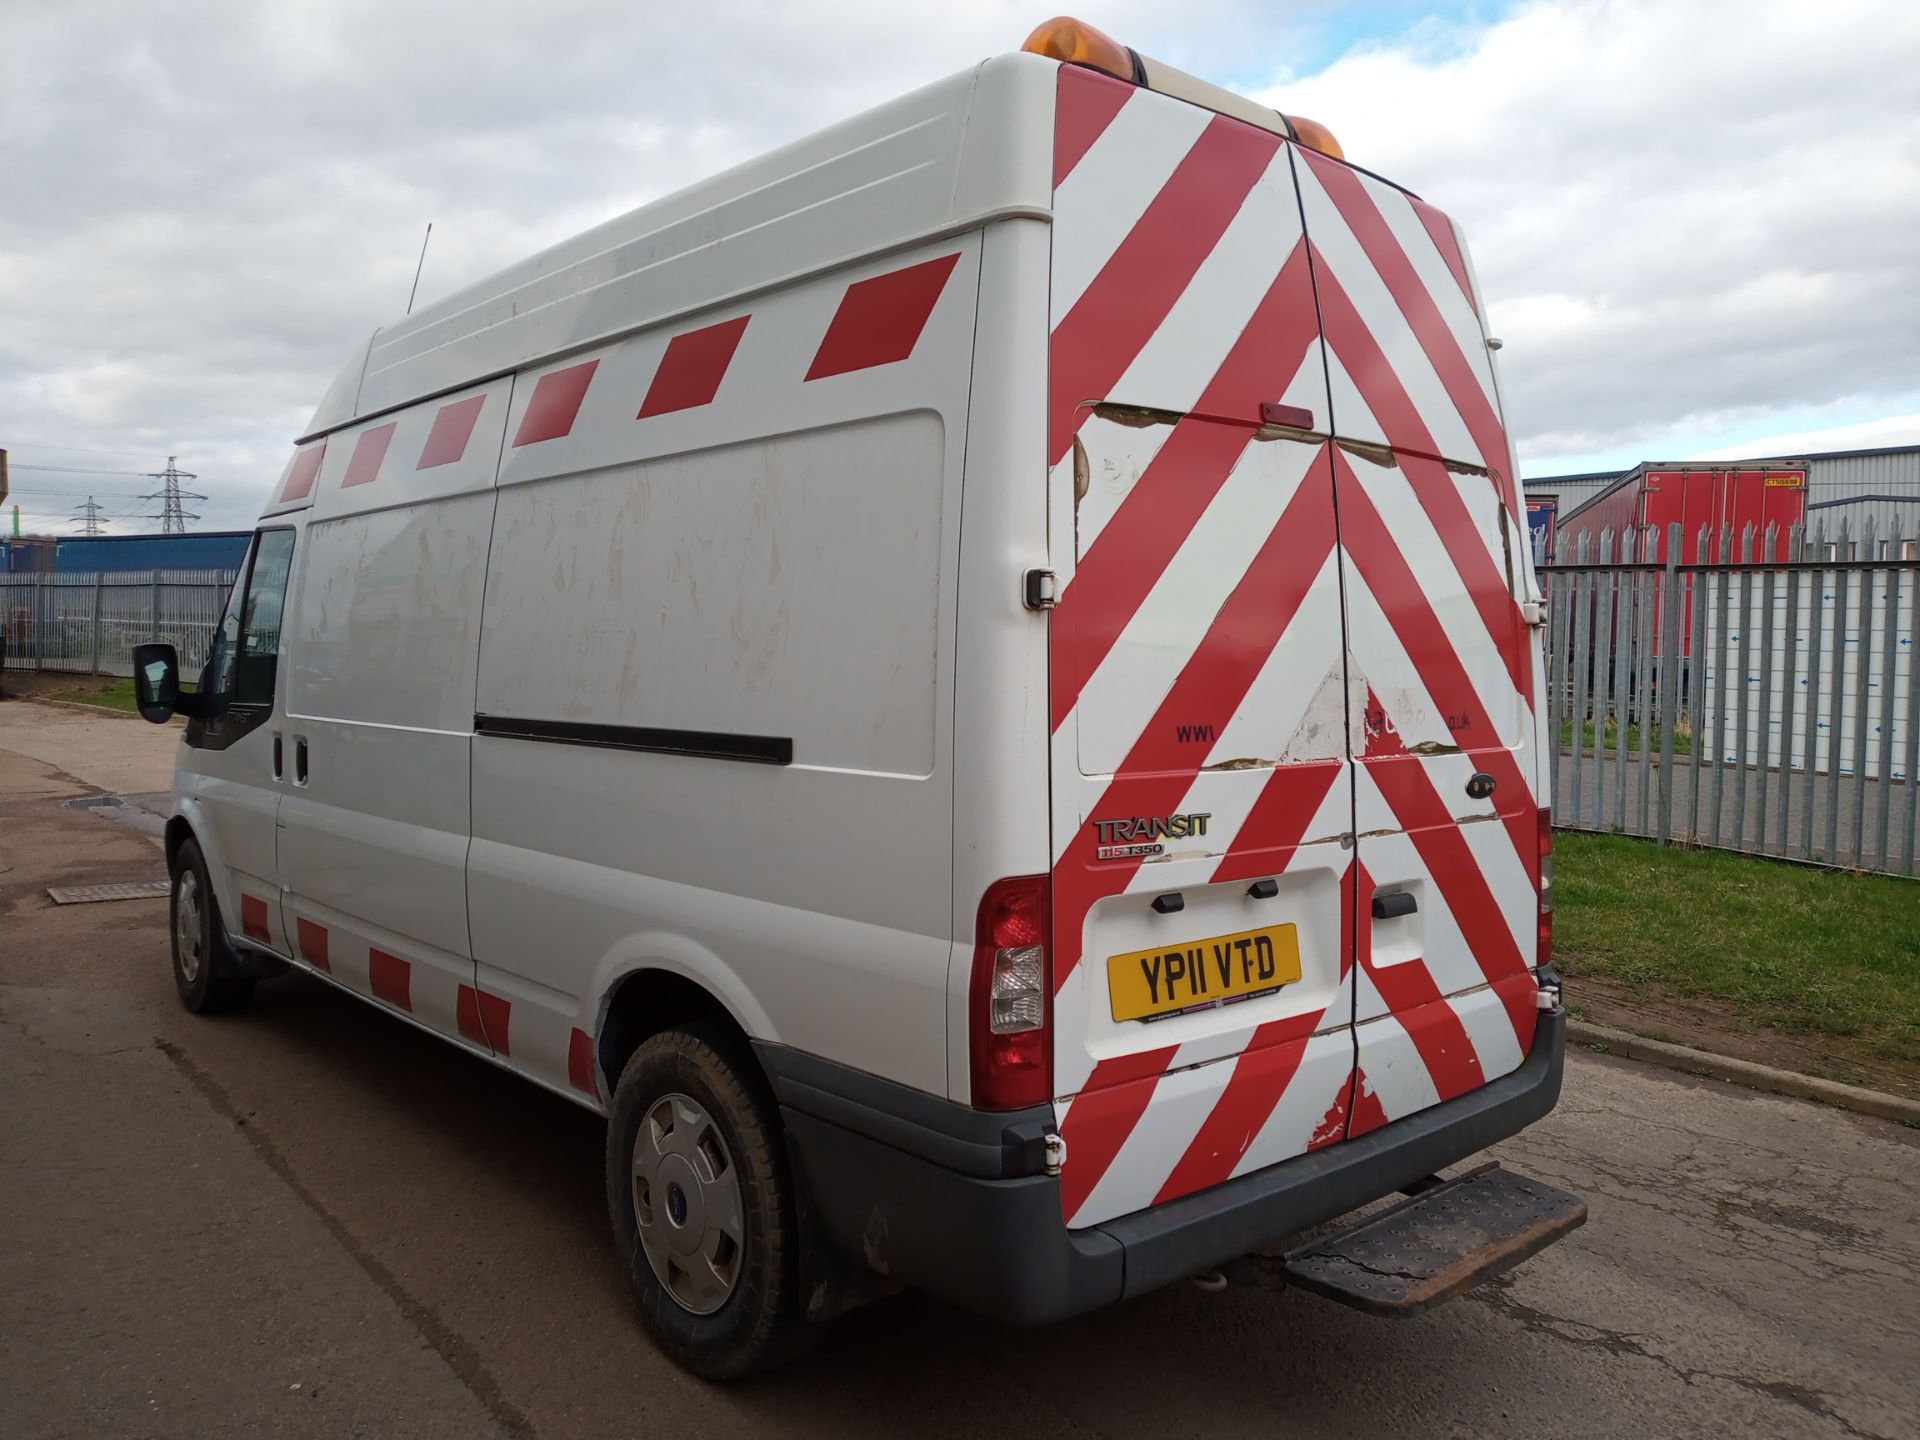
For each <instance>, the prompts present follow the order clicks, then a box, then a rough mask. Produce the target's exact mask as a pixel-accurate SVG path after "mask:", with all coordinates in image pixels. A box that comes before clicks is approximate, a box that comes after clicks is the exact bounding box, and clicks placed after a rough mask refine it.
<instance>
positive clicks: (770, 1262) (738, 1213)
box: [607, 1028, 809, 1380]
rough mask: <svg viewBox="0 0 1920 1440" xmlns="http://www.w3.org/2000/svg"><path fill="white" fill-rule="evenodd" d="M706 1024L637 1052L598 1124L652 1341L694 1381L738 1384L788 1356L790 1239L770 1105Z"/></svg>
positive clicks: (793, 1335)
mask: <svg viewBox="0 0 1920 1440" xmlns="http://www.w3.org/2000/svg"><path fill="white" fill-rule="evenodd" d="M718 1039H719V1037H717V1036H710V1035H709V1034H708V1033H706V1032H705V1031H704V1030H702V1029H698V1028H688V1029H676V1030H666V1031H663V1032H661V1033H660V1034H658V1035H655V1036H653V1037H652V1038H651V1039H649V1040H647V1041H646V1042H645V1043H644V1044H642V1045H641V1046H640V1048H639V1049H638V1050H636V1051H635V1052H634V1053H633V1057H632V1058H631V1059H630V1060H628V1061H627V1066H626V1069H625V1070H624V1071H623V1072H622V1074H621V1076H620V1083H619V1085H618V1086H617V1087H616V1088H615V1090H614V1096H613V1107H612V1112H611V1114H610V1115H609V1116H608V1124H607V1208H608V1211H609V1212H610V1214H611V1216H612V1220H613V1235H614V1243H615V1245H616V1246H617V1247H618V1249H619V1252H620V1259H621V1263H622V1265H623V1267H624V1268H625V1270H626V1272H627V1279H628V1282H629V1284H630V1285H631V1286H632V1287H633V1292H634V1298H635V1299H636V1301H637V1302H638V1304H639V1307H640V1313H641V1316H642V1318H643V1319H644V1321H645V1322H646V1326H647V1329H648V1331H649V1332H650V1333H651V1334H652V1336H653V1338H654V1340H655V1342H656V1343H657V1344H658V1345H659V1346H660V1348H661V1349H662V1350H664V1351H665V1352H666V1353H667V1354H668V1355H669V1356H670V1357H672V1358H673V1359H674V1360H675V1361H677V1362H678V1363H679V1364H680V1365H682V1366H684V1367H685V1368H686V1369H688V1370H691V1371H692V1372H693V1373H694V1374H696V1375H700V1376H702V1377H704V1378H706V1379H709V1380H737V1379H740V1378H743V1377H744V1376H747V1375H751V1374H753V1373H755V1372H757V1371H760V1370H764V1369H766V1368H768V1367H769V1366H770V1365H773V1364H776V1363H778V1362H779V1361H780V1360H782V1359H784V1358H786V1357H787V1356H788V1355H789V1354H791V1353H792V1352H793V1351H794V1350H795V1349H797V1348H798V1346H799V1344H800V1343H801V1342H802V1341H803V1340H804V1339H805V1336H806V1332H807V1331H808V1329H809V1327H808V1326H807V1324H806V1322H805V1320H804V1319H803V1318H802V1317H801V1315H800V1313H799V1277H798V1270H799V1242H798V1239H797V1235H796V1231H795V1224H794V1205H793V1195H792V1189H791V1182H790V1180H789V1178H788V1174H787V1168H786V1163H785V1156H784V1153H783V1151H782V1148H781V1143H780V1131H779V1125H778V1122H777V1120H776V1119H775V1118H774V1114H773V1107H772V1106H771V1104H770V1103H769V1102H768V1101H767V1100H766V1099H765V1098H764V1096H763V1095H762V1093H761V1091H760V1089H759V1088H758V1086H756V1085H755V1084H753V1083H751V1080H752V1079H753V1078H757V1077H748V1076H743V1074H742V1073H741V1070H740V1069H739V1068H738V1065H737V1062H735V1061H734V1060H732V1059H730V1058H729V1053H728V1052H729V1050H730V1049H731V1047H728V1046H725V1045H724V1042H722V1043H716V1041H717V1040H718Z"/></svg>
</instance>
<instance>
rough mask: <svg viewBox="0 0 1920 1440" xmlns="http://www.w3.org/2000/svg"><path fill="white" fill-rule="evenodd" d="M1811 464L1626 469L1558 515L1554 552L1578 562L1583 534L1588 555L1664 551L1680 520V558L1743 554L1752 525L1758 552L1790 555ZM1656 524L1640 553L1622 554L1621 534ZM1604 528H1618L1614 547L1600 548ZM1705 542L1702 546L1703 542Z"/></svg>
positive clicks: (1643, 555) (1715, 559)
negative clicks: (1723, 545)
mask: <svg viewBox="0 0 1920 1440" xmlns="http://www.w3.org/2000/svg"><path fill="white" fill-rule="evenodd" d="M1806 510H1807V472H1806V471H1805V470H1801V469H1758V468H1755V467H1752V466H1738V465H1641V466H1638V467H1636V468H1635V469H1634V470H1632V471H1630V472H1629V473H1627V474H1625V475H1623V476H1621V477H1620V478H1619V479H1618V480H1616V481H1615V482H1614V483H1613V484H1612V485H1610V486H1608V487H1607V488H1606V489H1605V490H1603V491H1601V492H1600V493H1599V494H1598V495H1596V496H1594V497H1593V499H1591V500H1589V501H1588V502H1587V503H1586V504H1584V505H1582V506H1580V507H1579V508H1578V509H1577V510H1572V511H1569V512H1568V513H1567V514H1565V515H1562V516H1560V517H1559V523H1558V525H1557V526H1556V527H1555V528H1556V530H1557V532H1558V533H1557V535H1556V537H1555V544H1554V551H1555V558H1557V559H1558V560H1559V561H1560V562H1561V563H1563V564H1566V563H1572V562H1574V561H1575V560H1576V559H1577V557H1578V555H1579V553H1580V537H1581V536H1583V535H1584V536H1586V537H1587V559H1588V562H1589V563H1593V562H1595V561H1602V562H1604V561H1610V560H1617V559H1623V558H1625V559H1640V560H1664V559H1666V546H1667V527H1668V526H1670V525H1678V526H1679V527H1680V556H1679V558H1680V560H1681V561H1682V562H1683V563H1691V562H1694V561H1697V560H1700V559H1702V558H1704V559H1705V560H1706V562H1707V563H1708V564H1714V563H1722V562H1729V561H1738V560H1739V559H1740V558H1741V550H1740V537H1741V533H1742V532H1743V531H1744V530H1745V529H1746V527H1747V526H1749V525H1751V526H1752V527H1753V558H1754V559H1755V560H1756V561H1759V560H1775V561H1779V560H1785V559H1786V558H1787V539H1788V532H1789V531H1790V530H1791V529H1792V528H1793V527H1794V526H1795V525H1797V524H1799V523H1800V522H1801V521H1802V520H1804V519H1805V518H1806ZM1769 525H1771V526H1773V527H1774V535H1773V547H1772V549H1771V550H1769V549H1768V548H1767V544H1766V532H1767V526H1769ZM1648 526H1651V527H1653V530H1654V534H1653V536H1652V537H1651V538H1650V539H1649V540H1648V541H1646V542H1643V543H1645V545H1646V548H1645V549H1644V550H1643V551H1641V552H1639V553H1629V554H1625V555H1623V554H1622V552H1621V550H1620V548H1619V547H1620V546H1621V544H1622V539H1621V537H1622V536H1623V535H1625V534H1627V533H1628V532H1630V531H1633V530H1636V529H1644V528H1646V527H1648ZM1723 528H1726V529H1728V530H1729V532H1730V538H1729V540H1728V542H1727V543H1728V548H1727V552H1726V553H1725V554H1724V555H1723V554H1721V553H1720V542H1721V531H1722V529H1723ZM1602 531H1611V532H1612V534H1613V541H1612V544H1613V547H1614V548H1613V549H1612V550H1610V551H1609V553H1608V554H1606V555H1604V556H1603V555H1602V554H1601V553H1600V535H1601V532H1602ZM1703 547H1704V548H1703Z"/></svg>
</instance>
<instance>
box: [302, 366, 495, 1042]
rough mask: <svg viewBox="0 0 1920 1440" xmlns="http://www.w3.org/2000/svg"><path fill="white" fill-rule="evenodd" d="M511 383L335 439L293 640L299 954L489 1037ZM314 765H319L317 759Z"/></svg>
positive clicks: (454, 1032)
mask: <svg viewBox="0 0 1920 1440" xmlns="http://www.w3.org/2000/svg"><path fill="white" fill-rule="evenodd" d="M508 390H509V386H508V384H507V382H505V381H500V382H496V383H494V384H492V385H488V386H483V387H479V388H477V389H474V390H472V391H468V392H464V393H460V394H455V395H452V396H448V397H446V398H445V399H443V400H439V401H434V402H429V403H428V404H425V405H419V406H415V407H413V408H411V409H409V410H406V411H402V412H401V413H399V414H398V415H396V416H392V417H389V418H387V419H385V420H382V421H379V422H377V423H375V424H371V425H362V426H359V427H356V428H354V429H350V430H345V431H341V432H339V433H337V434H335V435H333V436H331V437H329V440H328V445H327V461H326V463H325V464H324V465H323V466H322V467H321V470H320V473H319V476H318V480H317V484H316V486H315V488H314V494H313V508H312V510H311V512H310V514H309V516H308V519H307V524H306V527H305V530H304V532H303V534H302V537H301V549H302V552H303V553H302V557H301V559H300V561H299V566H300V569H299V572H298V573H299V577H300V579H299V589H298V603H297V604H296V606H295V607H294V614H293V623H292V629H291V633H290V635H289V637H288V644H287V648H286V656H287V662H286V663H287V666H288V676H289V690H288V697H287V701H288V705H287V708H288V714H287V723H286V736H285V747H286V756H287V761H286V763H287V767H288V773H289V780H290V783H289V784H288V787H287V794H286V799H285V800H284V802H283V803H282V806H281V812H280V823H281V827H282V828H281V837H280V853H281V868H282V873H283V879H284V885H285V901H284V904H285V909H286V913H287V931H288V939H289V941H290V942H291V944H290V949H292V951H293V953H294V954H295V955H296V957H297V958H299V959H301V960H302V961H304V962H305V963H306V964H308V965H309V966H311V967H312V968H314V969H318V970H322V971H324V972H326V973H327V974H329V975H330V976H331V977H332V978H333V979H334V980H335V981H337V982H339V983H341V984H344V985H347V986H348V987H350V988H352V989H355V990H358V991H360V992H361V993H362V994H364V995H367V996H369V997H371V998H373V999H374V1000H376V1001H378V1002H380V1003H381V1004H384V1005H387V1006H388V1007H390V1008H392V1009H396V1010H399V1011H401V1012H402V1013H404V1014H408V1015H411V1016H412V1017H413V1018H414V1019H416V1020H418V1021H420V1022H421V1023H423V1024H426V1025H428V1026H431V1027H432V1028H433V1029H435V1030H438V1031H440V1032H441V1033H443V1034H445V1035H447V1036H449V1037H451V1038H454V1039H457V1040H461V1041H463V1042H464V1043H466V1044H468V1045H470V1046H473V1047H474V1048H477V1049H481V1050H485V1049H488V1048H490V1047H489V1042H488V1040H487V1038H486V1037H485V1036H484V1035H483V1033H482V1028H481V1026H480V1024H479V1016H480V1015H481V1013H483V1009H484V1011H485V1013H487V1014H489V1015H490V1016H491V1017H492V1019H493V1021H494V1029H495V1030H496V1031H498V1032H499V1033H498V1034H496V1035H495V1036H494V1037H493V1039H492V1045H493V1046H494V1047H497V1048H499V1049H501V1050H503V1051H504V1050H506V1049H507V1048H509V1047H510V1045H511V1040H510V1038H509V1035H508V1030H509V1017H508V1014H507V1011H506V1008H505V1007H503V1006H499V1005H496V1004H493V1003H491V1002H489V1003H488V1004H487V1005H485V1006H484V1007H483V1006H482V1004H481V1002H480V999H479V997H478V996H477V995H476V994H475V993H474V989H473V960H472V951H471V949H470V947H469V944H468V938H467V913H466V854H467V836H468V828H469V826H468V818H469V817H468V798H467V765H468V751H469V749H470V747H471V746H472V743H473V689H474V670H475V664H476V661H477V658H478V654H479V644H480V597H481V589H482V585H483V582H484V579H485V573H486V558H487V540H488V535H489V532H490V530H491V528H492V523H493V494H492V484H493V473H494V469H495V467H496V465H497V464H498V460H499V454H500V436H501V432H502V430H503V428H504V427H505V424H506V411H507V398H508ZM303 766H304V778H303V773H302V768H303Z"/></svg>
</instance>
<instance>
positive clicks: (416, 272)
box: [407, 220, 433, 315]
mask: <svg viewBox="0 0 1920 1440" xmlns="http://www.w3.org/2000/svg"><path fill="white" fill-rule="evenodd" d="M431 239H433V222H432V221H431V220H429V221H428V222H427V233H426V234H425V235H422V236H421V237H420V259H419V262H418V263H417V264H416V265H415V266H414V267H413V289H411V290H409V291H408V292H407V314H409V315H411V314H412V313H413V297H414V296H416V295H418V294H419V293H420V271H421V268H422V267H423V266H424V265H425V264H426V263H427V241H429V240H431Z"/></svg>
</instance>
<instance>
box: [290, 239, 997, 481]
mask: <svg viewBox="0 0 1920 1440" xmlns="http://www.w3.org/2000/svg"><path fill="white" fill-rule="evenodd" d="M937 248H944V247H937ZM960 258H961V257H960V252H958V251H955V250H951V249H947V250H946V253H940V254H935V255H934V256H933V257H932V258H930V259H925V260H920V261H917V262H915V263H912V264H908V265H899V264H898V262H895V263H894V264H893V265H892V266H891V267H885V266H883V267H881V268H880V273H877V274H871V275H866V276H864V277H862V278H860V279H857V280H853V281H850V282H841V283H839V284H833V283H829V284H827V285H825V286H821V287H806V288H804V289H803V290H801V291H799V292H795V293H794V294H789V295H787V296H783V297H779V298H777V299H775V300H773V301H771V302H770V305H771V306H772V308H775V309H780V310H782V311H783V312H784V314H783V315H782V318H781V322H778V323H776V325H775V327H773V328H774V329H775V332H776V333H774V334H771V335H768V336H766V337H765V342H766V343H765V352H764V354H763V355H762V356H761V357H760V363H759V364H758V365H756V366H754V367H752V368H753V369H754V370H755V372H756V373H755V374H754V376H753V377H752V378H753V380H755V381H758V382H760V383H762V384H764V383H765V382H767V381H768V380H769V379H777V383H779V384H781V385H783V386H797V385H807V386H809V387H810V386H811V385H812V384H814V383H815V382H820V381H827V380H831V379H832V378H833V377H836V376H841V375H847V374H851V373H854V372H857V371H863V370H872V369H876V368H878V367H880V366H884V365H893V364H896V363H898V362H900V361H903V360H906V359H908V358H910V357H911V356H912V354H913V352H914V349H915V347H916V346H917V345H918V344H919V341H920V337H921V334H922V332H923V331H924V330H925V329H926V327H927V322H928V320H929V319H930V318H931V317H932V315H933V312H934V308H935V306H936V305H937V304H938V302H939V300H940V298H941V296H942V295H943V294H944V293H945V292H946V290H947V288H948V284H947V282H948V279H949V277H950V276H951V275H952V273H953V271H954V269H955V266H956V264H957V263H958V261H959V260H960ZM815 289H818V290H819V291H820V292H821V293H820V294H818V295H816V294H814V293H813V292H814V290H815ZM796 297H797V298H796ZM754 319H755V312H754V311H748V312H745V313H743V314H738V315H732V316H729V317H727V318H725V319H723V320H717V321H711V322H707V323H704V324H701V325H697V326H693V327H690V328H687V329H682V330H678V331H670V330H664V329H663V330H661V331H649V332H647V333H646V334H645V335H643V336H641V337H638V338H637V339H636V340H633V341H630V342H625V343H623V344H622V345H619V346H616V347H613V348H612V349H611V350H609V351H606V352H603V353H601V354H597V355H592V356H588V357H585V358H575V359H571V360H566V361H562V362H561V363H559V364H558V365H555V366H552V367H550V368H547V369H545V370H538V371H530V372H528V373H526V374H523V375H521V376H519V377H517V378H516V380H515V382H514V384H513V386H512V387H511V389H510V388H509V387H508V386H507V385H505V384H504V383H496V384H494V385H492V386H490V387H489V388H488V389H487V390H485V391H483V392H481V393H479V394H471V395H465V396H461V397H459V398H457V399H452V400H445V401H428V402H426V403H424V404H421V405H414V406H410V407H408V408H407V409H405V410H403V411H401V412H399V414H398V415H397V416H396V417H395V418H394V419H390V420H383V421H381V422H380V423H378V424H374V425H370V426H367V427H365V428H362V429H360V430H358V431H357V432H351V431H350V432H348V433H347V434H345V435H340V436H336V437H329V438H330V439H331V442H332V443H333V444H334V445H335V446H336V447H341V446H346V445H349V444H350V445H351V450H350V451H349V452H348V458H347V459H346V461H345V468H344V470H343V471H342V472H341V473H340V475H339V479H338V484H339V488H340V489H342V490H347V489H351V488H354V487H356V486H361V485H372V484H374V483H375V482H378V481H382V480H385V481H388V482H390V483H391V482H393V481H395V480H398V479H400V478H401V477H402V476H405V475H410V474H412V473H413V472H417V471H428V470H435V469H438V468H439V467H442V466H447V465H455V464H459V463H461V462H462V461H463V460H465V459H466V458H467V456H468V454H469V452H470V451H473V452H474V453H475V454H476V458H479V459H483V460H484V461H485V464H486V475H487V477H488V479H489V480H490V479H491V477H492V475H493V470H494V465H495V460H496V453H495V451H494V450H487V449H486V447H485V446H484V445H476V444H475V443H474V436H475V434H476V427H477V425H478V423H479V421H480V419H481V416H482V412H483V411H484V410H486V409H487V407H489V406H497V407H502V408H504V407H507V406H509V405H510V404H512V405H513V406H514V408H515V409H516V410H517V416H518V418H517V420H516V422H515V423H514V426H513V432H512V434H511V436H510V437H509V438H508V440H507V448H508V449H509V450H510V451H517V450H521V449H524V448H526V447H530V446H539V445H543V444H546V443H547V442H550V441H558V440H565V439H567V438H568V437H570V436H572V435H573V434H574V431H575V428H576V426H577V424H578V422H579V419H580V416H581V413H582V410H583V408H585V407H586V406H587V405H588V403H589V395H590V393H591V394H593V395H594V397H595V403H598V399H599V391H600V390H602V389H604V388H605V387H606V386H607V385H608V383H609V381H610V380H611V381H612V383H613V384H615V385H618V386H623V387H625V388H626V390H627V391H628V392H630V393H628V394H626V395H622V396H619V397H615V398H616V399H617V402H618V403H620V404H623V405H629V406H631V407H633V408H630V409H628V410H627V411H626V414H625V417H623V418H626V420H627V423H629V424H632V423H635V422H648V421H657V420H659V419H660V418H661V417H667V416H675V415H680V414H683V413H684V412H686V411H690V410H698V409H700V408H702V407H704V406H708V405H711V404H713V403H714V401H715V400H716V399H717V398H718V397H719V395H720V392H721V387H722V385H723V384H724V383H725V381H726V379H727V377H728V375H729V374H730V373H733V372H734V371H735V369H736V363H735V362H736V359H737V358H738V357H739V355H740V353H741V350H742V345H743V341H746V342H747V344H748V345H749V346H751V345H752V344H753V343H755V342H757V341H759V340H761V338H762V336H761V334H760V331H764V330H766V329H767V328H768V327H767V326H766V324H765V323H764V322H763V324H762V325H761V326H760V327H759V330H756V329H755V327H754ZM801 347H804V349H803V348H801ZM609 362H611V363H609ZM636 365H640V366H643V367H644V370H643V371H639V372H636ZM520 393H524V394H525V397H526V398H525V402H524V404H520V403H518V400H517V396H518V394H520ZM502 423H503V422H502V420H501V419H500V418H498V417H496V418H495V419H494V421H493V425H494V430H493V434H494V435H495V436H496V437H497V436H498V435H499V433H500V431H499V426H500V425H501V424H502ZM329 438H323V439H320V440H316V441H312V442H310V443H308V444H306V445H304V446H302V447H300V448H299V449H297V450H296V451H295V452H294V454H293V457H292V459H290V460H289V461H288V464H287V469H286V471H285V472H284V473H283V474H282V476H281V481H280V486H279V489H278V490H277V491H276V492H275V497H274V500H273V501H272V502H271V503H272V505H274V506H281V505H287V504H291V503H295V502H299V501H305V500H311V499H312V498H313V497H314V495H315V493H316V488H317V487H318V486H320V485H322V484H331V483H333V482H332V480H331V479H329V478H328V477H329V476H331V475H332V473H333V471H332V469H331V467H328V465H327V460H326V457H327V454H328V446H329ZM483 450H484V451H485V452H486V453H485V454H484V455H480V454H479V452H480V451H483ZM336 463H337V462H336ZM440 488H442V489H444V488H445V487H444V486H442V487H440ZM390 499H391V497H389V503H390Z"/></svg>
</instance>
